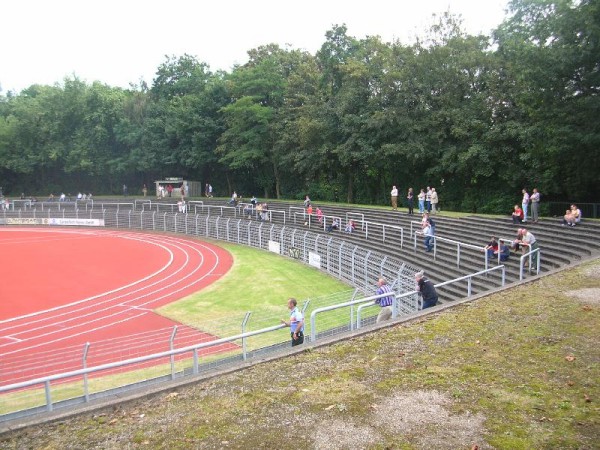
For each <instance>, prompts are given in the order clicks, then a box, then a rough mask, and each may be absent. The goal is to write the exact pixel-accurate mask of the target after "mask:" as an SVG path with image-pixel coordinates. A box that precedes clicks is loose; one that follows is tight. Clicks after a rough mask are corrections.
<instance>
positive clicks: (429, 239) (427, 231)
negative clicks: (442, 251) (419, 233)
mask: <svg viewBox="0 0 600 450" xmlns="http://www.w3.org/2000/svg"><path fill="white" fill-rule="evenodd" d="M423 236H424V240H423V244H425V251H426V252H430V251H431V250H433V231H432V227H431V224H430V223H429V222H425V226H424V227H423Z"/></svg>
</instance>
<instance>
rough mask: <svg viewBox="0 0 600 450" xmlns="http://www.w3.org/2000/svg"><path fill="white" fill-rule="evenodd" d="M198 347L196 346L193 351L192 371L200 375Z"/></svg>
mask: <svg viewBox="0 0 600 450" xmlns="http://www.w3.org/2000/svg"><path fill="white" fill-rule="evenodd" d="M198 359H199V358H198V349H197V348H195V349H194V352H193V363H192V364H193V365H192V373H193V374H194V375H198Z"/></svg>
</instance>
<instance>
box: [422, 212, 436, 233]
mask: <svg viewBox="0 0 600 450" xmlns="http://www.w3.org/2000/svg"><path fill="white" fill-rule="evenodd" d="M427 224H429V226H430V227H431V235H432V236H434V235H435V221H434V220H433V219H432V218H431V217H430V216H429V213H427V212H426V213H425V214H423V218H422V219H421V227H422V228H424V227H425V225H427Z"/></svg>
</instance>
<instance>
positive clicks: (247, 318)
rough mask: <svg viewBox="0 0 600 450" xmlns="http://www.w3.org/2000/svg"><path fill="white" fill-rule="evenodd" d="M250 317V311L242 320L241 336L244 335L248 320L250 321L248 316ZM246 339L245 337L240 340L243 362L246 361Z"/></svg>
mask: <svg viewBox="0 0 600 450" xmlns="http://www.w3.org/2000/svg"><path fill="white" fill-rule="evenodd" d="M251 315H252V312H251V311H248V312H247V313H246V316H245V317H244V320H243V321H242V334H245V333H246V325H247V324H248V320H250V316H251ZM247 339H248V338H246V337H245V336H244V337H243V338H242V357H243V359H244V361H246V359H247V358H248V349H247V347H246V345H247Z"/></svg>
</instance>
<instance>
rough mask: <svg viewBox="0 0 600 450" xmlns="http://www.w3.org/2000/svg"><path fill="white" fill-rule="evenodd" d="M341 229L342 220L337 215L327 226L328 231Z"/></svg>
mask: <svg viewBox="0 0 600 450" xmlns="http://www.w3.org/2000/svg"><path fill="white" fill-rule="evenodd" d="M339 229H340V221H339V220H338V219H337V217H336V218H334V219H333V220H332V221H331V224H330V225H328V226H327V232H328V233H331V232H332V231H333V230H339Z"/></svg>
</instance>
